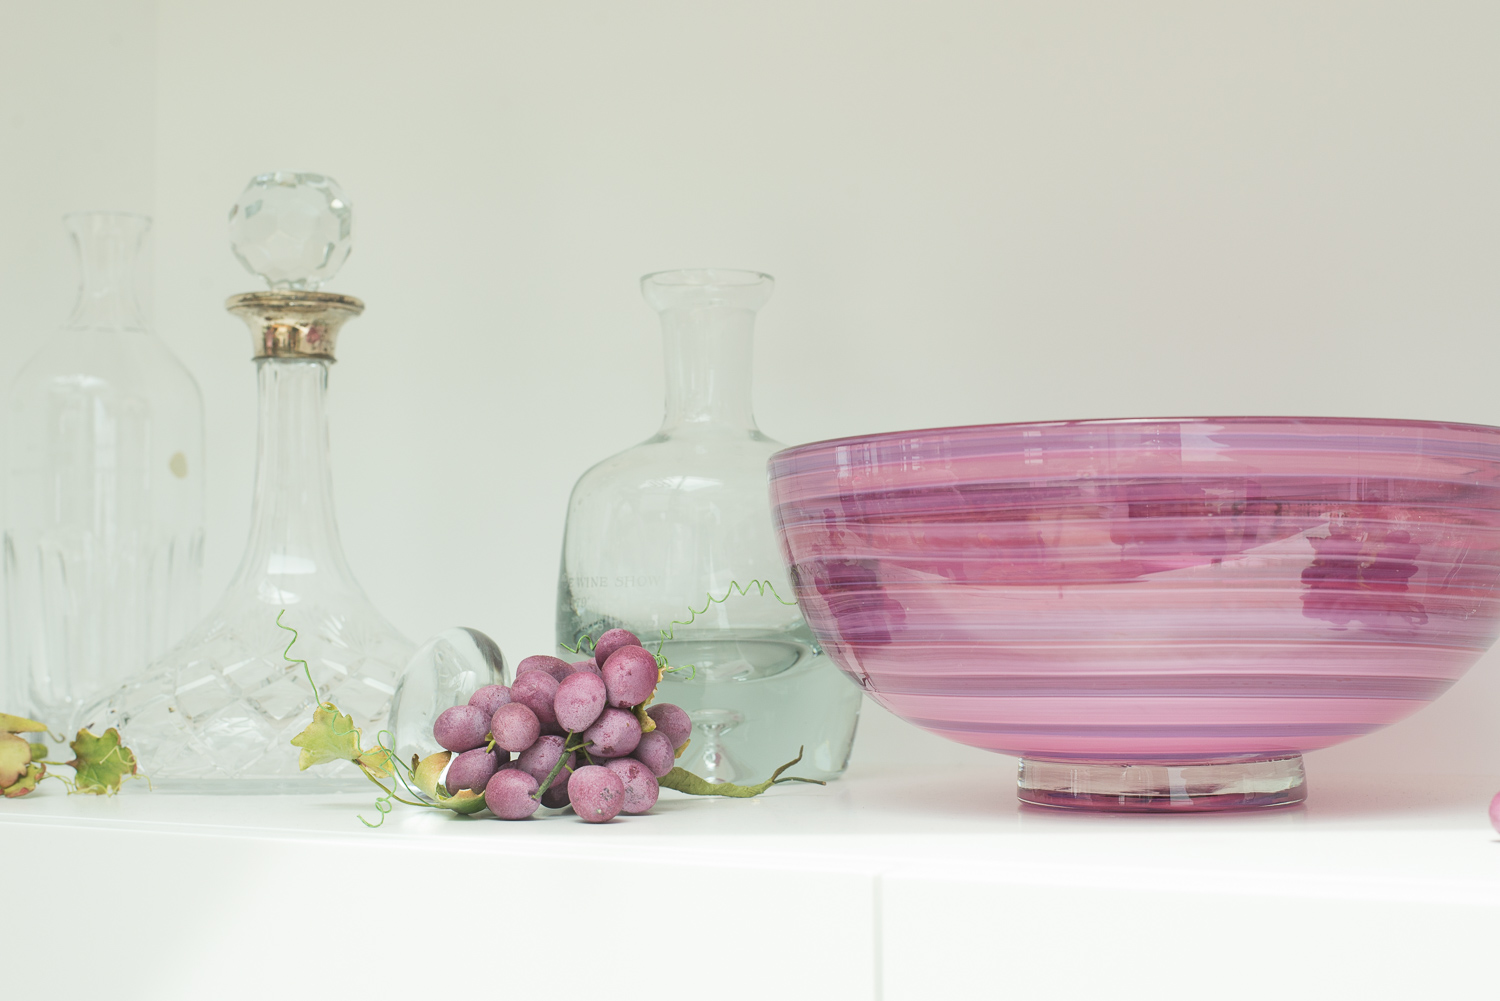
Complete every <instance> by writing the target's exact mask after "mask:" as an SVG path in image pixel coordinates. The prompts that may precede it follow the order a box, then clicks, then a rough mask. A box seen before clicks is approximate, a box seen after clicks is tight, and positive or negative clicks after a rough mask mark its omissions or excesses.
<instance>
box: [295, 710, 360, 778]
mask: <svg viewBox="0 0 1500 1001" xmlns="http://www.w3.org/2000/svg"><path fill="white" fill-rule="evenodd" d="M359 739H360V732H359V727H357V726H355V725H354V717H352V716H349V715H347V714H345V713H341V712H339V710H338V707H337V706H335V705H334V704H333V703H332V702H324V703H323V704H322V705H320V706H318V708H317V709H315V710H313V718H312V722H311V723H309V724H307V729H305V730H303V731H302V732H301V733H299V734H297V736H295V737H293V738H292V746H293V747H300V748H302V754H301V755H299V756H298V758H297V767H298V768H300V769H302V770H303V771H306V770H307V769H309V768H311V767H312V766H313V765H326V764H327V763H328V762H330V761H358V760H359V759H360V757H361V756H362V755H363V754H364V753H365V752H364V751H363V750H362V749H361V748H360V746H359Z"/></svg>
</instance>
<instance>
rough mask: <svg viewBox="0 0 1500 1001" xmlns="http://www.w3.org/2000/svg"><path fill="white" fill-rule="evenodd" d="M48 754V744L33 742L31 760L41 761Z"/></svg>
mask: <svg viewBox="0 0 1500 1001" xmlns="http://www.w3.org/2000/svg"><path fill="white" fill-rule="evenodd" d="M46 756H47V745H46V744H32V745H31V760H32V761H41V760H42V759H43V758H45V757H46Z"/></svg>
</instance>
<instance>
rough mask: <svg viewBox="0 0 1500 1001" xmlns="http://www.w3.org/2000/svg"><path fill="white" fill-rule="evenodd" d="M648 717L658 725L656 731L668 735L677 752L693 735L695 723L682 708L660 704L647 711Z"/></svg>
mask: <svg viewBox="0 0 1500 1001" xmlns="http://www.w3.org/2000/svg"><path fill="white" fill-rule="evenodd" d="M646 715H647V716H650V717H651V722H653V723H655V724H656V729H657V730H658V731H660V732H662V733H664V734H666V735H667V739H668V740H670V741H671V742H672V750H674V751H675V750H677V749H678V748H679V747H681V746H682V745H683V744H686V743H687V742H688V738H689V737H691V736H692V735H693V721H692V719H691V718H689V716H688V714H687V712H686V711H684V710H683V709H682V707H680V706H674V705H672V703H670V702H659V703H657V704H656V705H654V706H650V707H648V708H647V709H646Z"/></svg>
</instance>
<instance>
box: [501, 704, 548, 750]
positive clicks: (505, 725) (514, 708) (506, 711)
mask: <svg viewBox="0 0 1500 1001" xmlns="http://www.w3.org/2000/svg"><path fill="white" fill-rule="evenodd" d="M541 732H542V724H541V723H540V721H538V720H537V718H536V713H534V712H532V711H531V709H530V708H529V707H527V706H523V705H522V704H521V703H519V702H512V703H510V704H509V705H504V706H501V707H500V708H499V709H496V710H495V715H494V716H491V717H490V733H491V734H493V735H494V738H495V746H496V747H499V748H501V749H502V750H506V751H524V750H526V748H528V747H530V746H531V745H532V744H535V743H536V738H537V736H538V735H539V734H540V733H541Z"/></svg>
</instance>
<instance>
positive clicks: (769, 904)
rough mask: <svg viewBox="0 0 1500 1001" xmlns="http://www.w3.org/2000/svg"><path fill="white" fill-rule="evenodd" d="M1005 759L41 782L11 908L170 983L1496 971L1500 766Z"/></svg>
mask: <svg viewBox="0 0 1500 1001" xmlns="http://www.w3.org/2000/svg"><path fill="white" fill-rule="evenodd" d="M1012 778H1013V768H1012V765H1011V762H1010V760H1009V759H1004V758H998V757H997V758H994V759H993V761H987V762H985V763H983V764H978V765H966V766H963V767H960V768H951V767H944V768H937V769H929V770H922V769H913V770H907V771H897V770H891V769H883V770H882V769H866V770H863V771H861V770H860V769H858V768H856V769H852V770H851V771H850V773H849V774H848V775H847V776H846V778H845V779H843V780H842V781H840V782H837V783H834V784H831V785H829V786H828V787H826V788H819V787H816V786H783V787H778V788H777V789H775V790H772V791H771V792H770V793H768V794H766V795H765V796H763V797H761V798H759V799H755V800H715V799H692V798H687V797H678V796H676V794H667V796H668V797H670V798H664V799H663V800H662V801H661V802H660V803H659V804H658V805H657V807H656V809H655V810H654V811H653V812H652V813H651V814H650V815H647V816H644V817H630V818H622V819H621V820H619V821H617V822H615V823H612V824H608V825H603V826H591V825H586V824H583V823H581V822H580V821H578V820H577V819H576V818H573V817H572V816H570V815H563V816H557V817H551V818H543V819H535V820H531V821H526V822H521V823H502V822H498V821H493V820H488V819H482V820H471V819H463V818H457V817H453V816H451V815H447V814H440V813H437V812H426V811H419V810H416V809H412V808H408V807H400V806H398V807H397V810H396V812H395V813H393V814H391V815H390V816H389V817H388V818H387V820H386V821H385V823H384V825H383V827H381V828H380V829H379V830H373V831H372V830H368V829H366V828H365V827H364V825H363V824H361V823H360V822H359V820H358V819H356V814H359V813H363V814H364V816H366V817H367V818H371V819H374V818H375V817H377V816H378V815H377V813H376V811H375V810H374V808H373V805H372V800H373V796H364V795H343V796H302V797H202V796H183V795H173V794H170V793H164V792H157V793H149V792H146V791H145V789H144V784H141V783H137V784H136V785H135V787H134V788H132V789H130V790H129V791H128V792H127V793H126V794H124V795H121V796H119V797H116V798H114V799H106V800H99V799H94V798H92V797H82V796H74V797H69V796H66V795H63V794H62V791H61V789H60V788H53V789H46V790H45V791H43V792H39V793H38V794H36V795H33V796H31V797H28V798H26V799H23V800H18V801H7V802H3V803H0V858H4V859H5V860H6V865H7V868H6V870H5V878H4V880H3V883H0V886H3V890H4V897H5V898H7V899H6V901H5V906H4V907H3V908H0V912H3V913H4V914H5V915H6V916H5V917H0V933H4V934H7V935H10V934H22V933H23V929H22V928H20V927H17V928H14V929H12V928H5V927H3V926H4V925H5V924H6V923H19V924H22V925H24V927H25V928H32V927H34V925H33V924H32V923H31V922H33V921H34V920H40V921H41V922H43V923H44V924H45V925H46V927H47V929H48V930H47V933H46V934H44V935H40V936H32V935H23V939H24V940H25V941H27V942H28V943H29V944H28V945H27V946H26V948H27V949H28V950H33V954H34V955H35V957H36V959H37V962H35V963H33V964H30V965H28V964H20V965H18V964H16V963H15V962H14V960H12V961H11V962H10V963H8V966H9V968H10V973H9V976H11V977H15V976H17V975H19V977H20V986H22V987H34V988H36V989H37V990H39V991H43V992H44V993H51V994H53V995H55V994H56V990H55V988H56V987H57V986H71V985H73V984H74V983H75V982H76V984H77V985H79V986H80V987H82V986H83V985H92V987H93V988H94V989H97V988H98V987H99V985H100V979H99V978H100V977H101V976H106V977H107V978H108V980H109V983H110V992H111V993H110V996H111V997H112V998H120V999H125V998H150V999H152V1001H159V999H170V998H179V997H180V998H199V997H227V998H239V997H246V998H275V997H282V996H285V997H312V996H314V995H313V993H312V992H313V991H314V990H318V991H332V990H337V989H338V985H339V984H340V983H343V984H347V985H349V986H350V987H351V988H352V990H350V991H349V992H347V993H340V994H339V995H338V996H339V997H341V998H342V997H417V996H425V995H434V994H435V995H437V996H441V995H442V994H444V993H446V992H447V991H449V990H453V989H458V990H461V991H463V992H464V993H468V991H469V990H470V989H471V987H472V988H473V989H480V988H483V992H484V995H485V996H494V997H546V996H549V995H551V994H554V993H557V994H561V993H563V992H567V993H569V994H574V993H578V992H583V995H584V996H598V997H599V998H601V999H604V1001H611V999H619V998H635V997H641V998H646V997H650V998H674V997H687V996H693V997H703V998H752V997H754V998H764V997H765V996H766V995H767V992H772V991H774V992H776V993H777V994H779V995H781V996H783V997H787V998H829V999H844V998H849V999H867V998H877V999H881V1001H898V999H899V1001H906V999H909V998H910V999H921V998H942V997H947V996H951V995H952V994H953V993H955V992H957V993H960V994H962V995H963V996H966V997H967V996H978V997H992V996H993V997H1002V996H1004V997H1010V998H1049V999H1050V998H1075V997H1077V998H1100V997H1199V996H1203V997H1213V998H1215V999H1218V998H1239V997H1245V998H1259V997H1264V996H1266V995H1267V994H1269V993H1272V992H1274V993H1276V994H1280V995H1283V996H1288V995H1289V996H1291V997H1320V998H1328V997H1337V996H1343V997H1354V996H1358V997H1393V998H1397V997H1402V998H1410V997H1418V996H1426V997H1441V998H1448V997H1465V996H1486V995H1485V993H1484V992H1485V988H1486V986H1487V987H1488V988H1489V989H1494V987H1495V984H1496V974H1497V971H1496V964H1495V961H1494V959H1493V958H1492V957H1493V956H1494V955H1495V954H1496V951H1497V947H1496V945H1495V943H1496V942H1497V941H1500V837H1497V836H1496V834H1495V832H1494V831H1492V830H1491V829H1490V827H1489V822H1488V818H1487V814H1486V808H1487V805H1488V802H1489V797H1490V796H1491V795H1492V794H1493V793H1494V792H1495V790H1496V789H1500V777H1493V776H1491V777H1486V776H1435V777H1428V778H1422V777H1410V776H1408V777H1398V778H1394V779H1385V780H1381V779H1377V778H1375V777H1369V778H1366V777H1361V776H1351V775H1340V776H1330V777H1329V778H1328V779H1327V780H1325V781H1319V778H1318V775H1317V773H1316V771H1315V770H1314V771H1313V772H1312V774H1311V777H1310V783H1309V785H1310V795H1309V801H1308V804H1307V805H1306V806H1305V807H1301V808H1296V809H1292V810H1283V811H1272V812H1267V813H1262V814H1251V815H1243V814H1241V815H1217V816H1198V817H1141V816H1106V815H1081V814H1062V813H1052V812H1045V811H1040V810H1037V809H1035V808H1022V807H1019V806H1018V805H1017V803H1016V801H1015V797H1014V792H1013V789H1012V785H1011V783H1012ZM372 792H373V789H372ZM18 857H20V858H23V859H24V860H25V861H24V862H23V863H22V864H21V865H19V866H14V860H15V859H17V858H18ZM15 901H21V902H23V906H22V907H21V908H17V907H15V906H14V902H15ZM24 902H30V904H32V905H33V906H31V907H26V906H24ZM79 906H81V907H83V908H84V909H85V915H86V916H80V917H79V918H76V919H75V918H72V917H70V914H72V913H73V912H74V910H75V907H79ZM80 936H82V937H83V939H85V940H86V942H85V941H80ZM95 936H97V937H95ZM11 940H12V941H15V939H11ZM573 943H583V944H582V945H575V944H573ZM647 956H649V957H651V958H649V959H644V957H647ZM465 964H467V965H469V966H472V967H473V971H474V972H473V973H463V974H455V972H454V971H455V969H456V968H457V966H460V965H465ZM489 970H493V971H494V972H485V971H489ZM455 975H458V976H459V979H460V982H461V983H464V984H466V985H470V986H466V987H458V986H457V985H454V984H453V977H454V976H455ZM75 977H76V978H77V979H76V981H75V980H74V978H75ZM14 983H15V982H14V981H13V980H12V981H10V982H9V983H7V986H12V985H14ZM609 983H613V984H615V985H616V986H615V987H614V988H611V989H609V990H605V986H606V985H607V984H609ZM434 985H436V986H434ZM444 985H451V986H444ZM49 989H50V990H49ZM4 993H7V994H8V993H9V992H8V991H7V992H4ZM318 996H319V997H320V998H321V997H332V996H333V995H324V994H319V995H318ZM1489 996H1493V995H1489Z"/></svg>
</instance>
